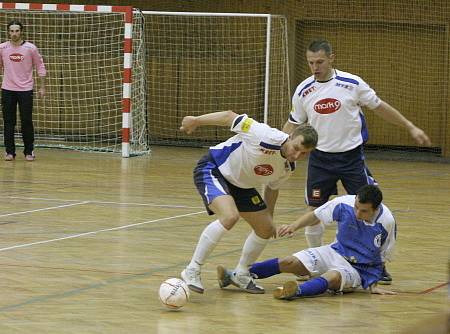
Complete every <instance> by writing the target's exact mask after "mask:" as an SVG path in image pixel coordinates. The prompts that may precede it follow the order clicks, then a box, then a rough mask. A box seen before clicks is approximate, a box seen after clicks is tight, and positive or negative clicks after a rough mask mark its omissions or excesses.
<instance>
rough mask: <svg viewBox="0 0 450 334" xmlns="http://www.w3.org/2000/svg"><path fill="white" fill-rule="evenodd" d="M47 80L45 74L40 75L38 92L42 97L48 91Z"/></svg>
mask: <svg viewBox="0 0 450 334" xmlns="http://www.w3.org/2000/svg"><path fill="white" fill-rule="evenodd" d="M45 82H46V78H45V76H38V85H39V90H38V92H39V96H40V97H44V95H45V93H46V88H45Z"/></svg>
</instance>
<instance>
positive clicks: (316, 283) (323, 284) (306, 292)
mask: <svg viewBox="0 0 450 334" xmlns="http://www.w3.org/2000/svg"><path fill="white" fill-rule="evenodd" d="M327 289H328V281H327V280H326V279H325V278H323V277H316V278H313V279H310V280H309V281H307V282H305V283H303V284H302V285H300V286H299V287H298V292H297V296H298V297H301V296H315V295H320V294H322V293H324V292H325V291H327Z"/></svg>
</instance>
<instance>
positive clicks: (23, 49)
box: [0, 20, 47, 161]
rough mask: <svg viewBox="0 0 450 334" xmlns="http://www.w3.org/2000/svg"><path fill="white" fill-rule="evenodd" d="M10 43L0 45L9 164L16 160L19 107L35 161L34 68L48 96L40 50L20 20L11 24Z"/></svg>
mask: <svg viewBox="0 0 450 334" xmlns="http://www.w3.org/2000/svg"><path fill="white" fill-rule="evenodd" d="M7 27H8V34H9V38H10V39H9V41H7V42H5V43H1V44H0V68H2V69H3V82H2V111H3V124H4V143H5V148H6V156H5V160H6V161H13V160H14V159H15V157H16V146H15V142H14V129H15V126H16V121H17V111H16V110H17V105H19V114H20V123H21V126H22V139H23V145H24V150H23V153H24V155H25V159H26V160H27V161H33V160H34V159H35V156H34V152H33V150H34V126H33V116H32V114H33V88H34V81H33V68H35V69H36V72H37V74H38V78H39V79H38V84H39V90H38V93H39V96H40V97H44V95H45V76H46V74H47V71H46V69H45V65H44V61H43V60H42V56H41V55H40V53H39V51H38V49H37V47H36V46H35V45H34V44H33V43H30V42H27V41H24V40H23V39H22V29H23V25H22V23H20V22H19V21H17V20H12V21H10V22H9V23H8V25H7Z"/></svg>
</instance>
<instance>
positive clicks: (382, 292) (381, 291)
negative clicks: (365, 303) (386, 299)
mask: <svg viewBox="0 0 450 334" xmlns="http://www.w3.org/2000/svg"><path fill="white" fill-rule="evenodd" d="M370 293H373V294H376V295H396V294H397V292H394V291H390V290H386V289H382V288H379V287H377V286H372V287H371V288H370Z"/></svg>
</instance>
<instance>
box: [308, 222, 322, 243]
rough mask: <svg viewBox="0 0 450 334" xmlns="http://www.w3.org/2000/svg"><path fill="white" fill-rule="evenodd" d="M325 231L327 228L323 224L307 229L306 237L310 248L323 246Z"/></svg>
mask: <svg viewBox="0 0 450 334" xmlns="http://www.w3.org/2000/svg"><path fill="white" fill-rule="evenodd" d="M324 231H325V226H324V225H323V223H322V222H320V223H319V224H317V225H312V226H306V227H305V237H306V242H307V243H308V246H309V248H311V247H320V246H322V236H323V232H324Z"/></svg>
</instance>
